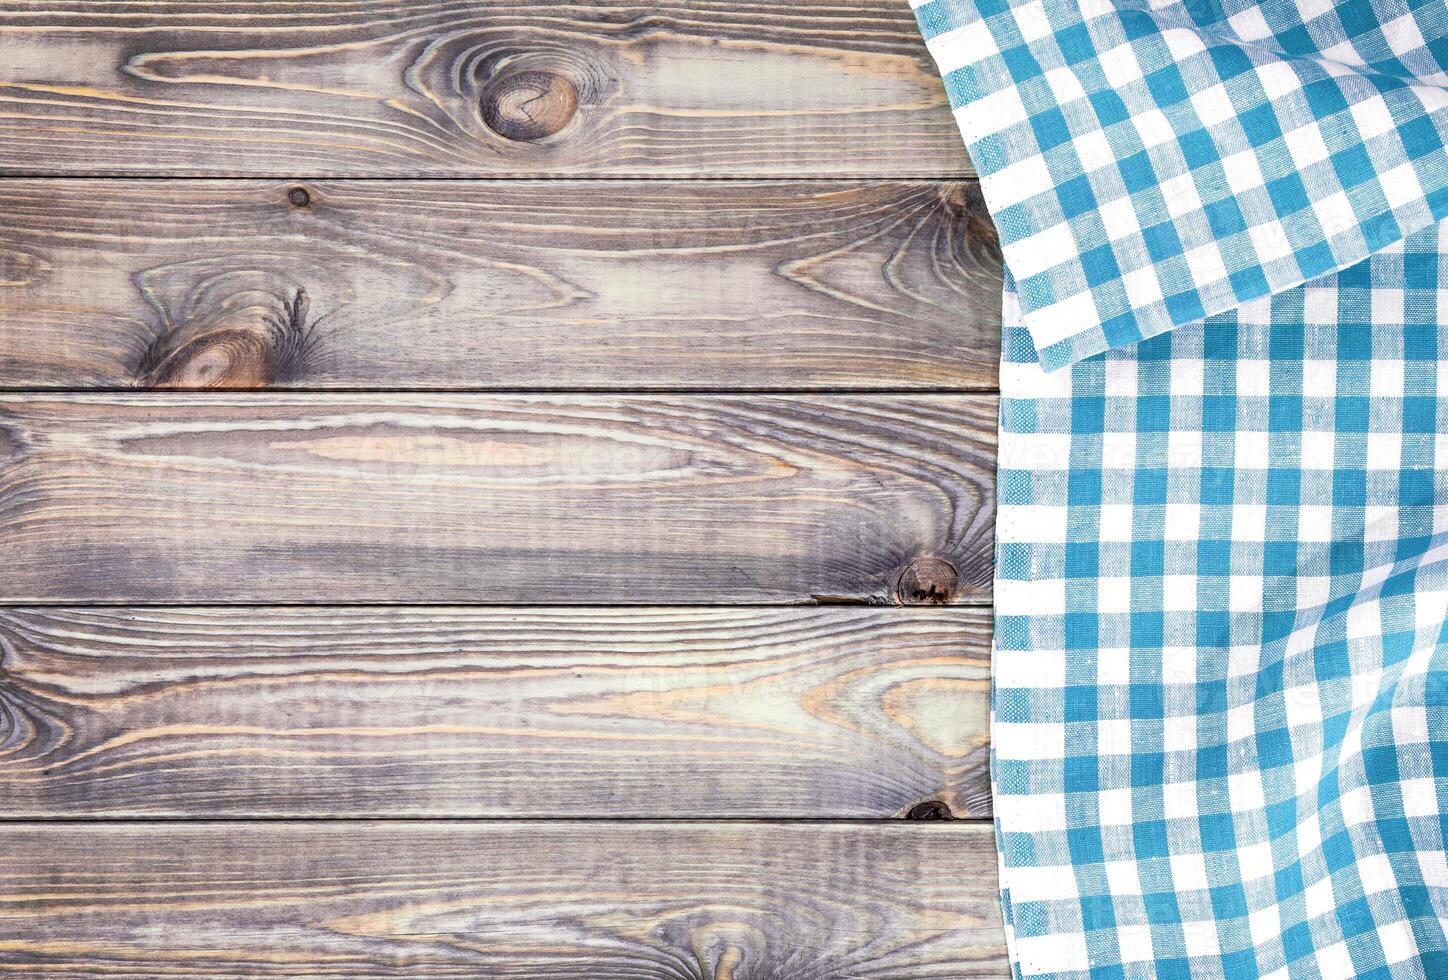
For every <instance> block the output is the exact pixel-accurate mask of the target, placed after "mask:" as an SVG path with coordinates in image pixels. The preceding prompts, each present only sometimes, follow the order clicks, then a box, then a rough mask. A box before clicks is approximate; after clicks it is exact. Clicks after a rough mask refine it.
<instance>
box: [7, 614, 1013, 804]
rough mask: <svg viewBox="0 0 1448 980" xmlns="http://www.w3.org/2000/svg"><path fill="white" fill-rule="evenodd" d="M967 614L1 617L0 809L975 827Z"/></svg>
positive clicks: (982, 741) (977, 622)
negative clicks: (936, 818) (937, 813)
mask: <svg viewBox="0 0 1448 980" xmlns="http://www.w3.org/2000/svg"><path fill="white" fill-rule="evenodd" d="M989 643H990V626H989V616H988V613H987V611H986V610H982V609H849V608H839V607H834V608H824V609H761V608H746V609H728V608H717V609H699V608H694V609H601V608H594V609H566V610H565V609H531V610H530V609H485V608H455V607H454V608H418V607H407V608H361V609H359V608H340V609H336V608H334V609H297V608H272V609H260V610H259V609H250V608H248V609H226V608H185V609H176V608H173V609H95V608H59V609H56V608H47V609H8V610H0V657H3V659H0V747H3V748H0V798H3V799H4V801H5V803H4V808H3V815H4V816H6V817H8V818H12V819H13V818H16V817H33V818H46V817H61V818H75V817H101V816H135V815H150V816H172V817H221V816H268V817H277V816H307V817H317V816H336V817H379V816H424V817H479V816H486V817H548V816H569V817H650V816H654V817H813V818H818V817H891V816H901V815H904V814H907V813H909V812H910V811H911V809H912V808H914V807H916V806H918V805H920V804H922V803H924V802H926V801H929V800H934V801H938V802H941V803H944V804H945V805H946V806H947V807H949V808H950V811H951V812H953V813H954V815H955V816H957V817H968V816H974V817H984V816H989V814H990V806H989V794H990V778H989V774H988V771H987V758H986V756H987V740H988V730H987V729H988V726H987V720H988V716H989V672H990V671H989V668H990V653H989Z"/></svg>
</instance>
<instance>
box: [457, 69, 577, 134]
mask: <svg viewBox="0 0 1448 980" xmlns="http://www.w3.org/2000/svg"><path fill="white" fill-rule="evenodd" d="M479 106H480V108H481V109H482V113H483V123H484V124H485V125H486V126H487V127H488V128H489V129H491V130H492V131H493V132H495V133H497V134H498V135H499V136H501V137H503V138H504V139H510V140H514V141H515V142H519V143H532V142H535V141H537V140H541V139H544V138H545V137H548V136H552V135H553V134H554V133H556V132H558V131H559V130H561V129H562V128H563V127H564V126H566V125H568V120H570V119H572V118H573V113H574V112H575V111H576V110H577V109H578V90H577V89H576V88H574V87H573V83H572V82H570V81H569V80H568V79H566V78H564V77H563V76H562V75H559V74H558V73H556V72H551V71H538V70H536V69H535V70H529V71H515V72H511V73H508V74H504V75H499V76H498V77H497V78H494V79H492V80H490V81H489V82H488V83H487V84H486V85H485V86H483V91H482V95H481V97H480V99H479Z"/></svg>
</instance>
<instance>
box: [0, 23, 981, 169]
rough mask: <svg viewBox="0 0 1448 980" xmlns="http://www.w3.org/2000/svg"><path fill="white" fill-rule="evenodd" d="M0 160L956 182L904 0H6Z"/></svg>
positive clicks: (953, 142) (954, 152)
mask: <svg viewBox="0 0 1448 980" xmlns="http://www.w3.org/2000/svg"><path fill="white" fill-rule="evenodd" d="M0 50H4V51H5V58H4V59H3V62H0V118H3V121H0V131H3V134H4V139H3V140H0V173H10V174H69V175H106V174H121V175H124V174H136V175H144V174H176V175H197V176H231V175H238V176H244V175H253V176H279V177H303V176H314V177H325V176H356V177H373V176H498V175H523V176H527V175H540V174H589V175H598V174H614V175H660V174H670V175H684V176H736V175H756V176H826V175H832V176H930V177H933V176H940V175H957V176H964V175H966V174H967V173H968V170H969V161H968V160H967V158H966V154H965V151H964V149H963V147H962V144H961V140H960V136H959V134H958V132H957V129H956V126H955V122H954V119H953V117H952V115H951V112H950V109H949V106H948V101H947V99H946V95H945V89H944V86H943V85H942V84H941V81H940V78H939V75H938V74H937V72H936V70H935V67H934V65H933V64H932V62H931V60H930V57H929V55H928V53H927V51H926V49H925V45H924V43H923V41H922V40H921V38H920V35H919V32H918V31H917V29H916V26H915V23H914V18H913V16H912V15H911V11H910V8H909V5H908V4H906V3H903V2H901V0H853V2H851V3H848V4H831V3H824V2H819V0H805V2H802V3H793V4H789V5H780V4H772V3H771V4H760V3H751V4H743V3H738V2H735V0H663V2H655V3H649V4H638V3H635V2H630V0H589V2H578V3H561V4H547V5H541V6H540V5H538V4H532V3H527V4H524V3H516V2H507V0H493V2H488V3H453V2H448V0H357V2H354V3H346V4H336V3H309V4H261V3H237V2H235V0H173V2H158V3H146V4H122V3H114V2H112V0H48V2H46V3H43V4H36V3H33V2H30V0H0Z"/></svg>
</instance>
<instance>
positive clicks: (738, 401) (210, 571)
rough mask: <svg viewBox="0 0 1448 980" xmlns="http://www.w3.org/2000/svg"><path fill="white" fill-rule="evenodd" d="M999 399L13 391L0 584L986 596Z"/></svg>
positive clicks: (4, 428) (2, 409) (280, 594)
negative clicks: (40, 394) (33, 393)
mask: <svg viewBox="0 0 1448 980" xmlns="http://www.w3.org/2000/svg"><path fill="white" fill-rule="evenodd" d="M995 423H996V400H995V398H994V397H992V396H985V395H889V396H873V395H869V396H867V395H860V396H845V395H840V396H822V395H820V396H779V395H747V396H746V395H732V396H696V395H652V396H649V395H635V396H594V395H566V396H565V395H556V396H545V395H368V396H360V395H359V396H352V395H335V394H314V395H299V394H285V395H282V394H275V393H267V394H264V395H253V394H246V393H241V394H212V393H195V392H185V393H179V394H164V393H155V392H149V393H142V394H139V395H94V394H90V395H76V394H55V395H48V396H39V395H13V394H12V395H4V396H0V567H3V568H4V569H5V575H4V577H3V579H0V590H3V596H0V602H4V603H7V604H25V603H35V602H51V603H90V602H117V603H136V602H146V603H150V602H163V603H192V602H198V603H206V602H214V603H232V602H303V603H327V602H402V603H408V602H410V603H448V602H488V603H514V604H526V605H533V604H556V603H563V604H578V605H587V604H605V603H606V604H613V603H634V604H687V603H708V604H723V603H739V602H761V603H792V602H810V601H821V600H823V601H846V602H875V603H884V602H890V601H894V600H895V599H896V598H897V597H898V598H900V599H903V600H905V601H922V602H950V601H979V600H980V599H981V598H982V597H983V596H984V594H985V593H986V591H987V589H988V586H989V581H990V573H991V520H992V512H993V463H994V446H995V431H996V424H995Z"/></svg>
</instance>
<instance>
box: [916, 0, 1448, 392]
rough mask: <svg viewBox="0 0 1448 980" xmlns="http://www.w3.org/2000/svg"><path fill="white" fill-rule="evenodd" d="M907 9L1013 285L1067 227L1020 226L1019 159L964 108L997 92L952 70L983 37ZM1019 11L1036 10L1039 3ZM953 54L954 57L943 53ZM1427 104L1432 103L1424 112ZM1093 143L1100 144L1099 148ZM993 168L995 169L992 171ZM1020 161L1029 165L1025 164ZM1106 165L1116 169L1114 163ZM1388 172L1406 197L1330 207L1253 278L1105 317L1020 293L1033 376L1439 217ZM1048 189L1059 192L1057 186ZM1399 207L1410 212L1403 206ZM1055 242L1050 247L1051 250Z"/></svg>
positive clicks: (1295, 283)
mask: <svg viewBox="0 0 1448 980" xmlns="http://www.w3.org/2000/svg"><path fill="white" fill-rule="evenodd" d="M911 6H912V8H913V9H914V11H915V13H916V16H917V19H918V20H919V22H920V26H921V30H922V33H923V34H924V36H925V39H926V43H927V48H928V49H929V50H930V52H931V55H932V57H933V58H934V60H935V63H936V66H937V68H938V70H939V71H940V74H941V76H942V78H943V79H944V82H945V85H946V88H947V92H948V95H949V97H950V100H951V103H952V106H953V109H954V111H953V115H954V117H955V120H956V125H957V127H958V128H959V130H960V132H961V135H962V137H963V139H964V141H965V143H966V145H967V146H968V147H969V148H970V151H971V156H972V158H973V159H974V160H975V161H976V165H977V170H978V173H979V180H980V185H981V192H982V196H983V198H984V200H985V203H986V206H987V209H988V210H989V212H990V214H991V216H992V219H993V220H994V221H995V222H996V224H997V227H998V228H999V229H1000V231H1001V236H1000V237H1001V242H1002V253H1003V259H1004V263H1005V266H1006V269H1007V271H1008V274H1009V273H1011V272H1014V271H1017V270H1015V269H1014V267H1015V266H1017V265H1020V266H1023V268H1021V269H1020V270H1018V271H1019V273H1021V274H1017V275H1015V276H1014V278H1015V279H1016V281H1017V282H1018V283H1019V282H1020V281H1021V280H1022V277H1023V275H1022V274H1024V275H1030V274H1035V273H1038V272H1040V271H1041V268H1042V267H1043V262H1042V260H1041V258H1040V252H1041V251H1042V248H1041V240H1042V239H1044V238H1047V237H1051V236H1054V237H1055V238H1058V239H1061V238H1064V239H1070V233H1071V228H1070V226H1069V225H1068V224H1066V223H1064V222H1062V223H1057V224H1054V225H1051V226H1042V227H1032V226H1030V225H1029V224H1028V223H1023V222H1022V221H1021V220H1020V215H1021V213H1022V209H1021V208H1020V207H1019V206H1018V205H1019V203H1020V198H1021V193H1020V190H1019V188H1016V187H1014V186H1013V183H1014V182H1016V181H1018V180H1019V179H1020V177H1019V173H1018V171H1019V170H1020V167H1018V166H1016V165H1017V164H1020V163H1022V160H1021V154H1020V152H1019V151H1018V150H1013V148H1012V147H1011V146H1009V145H1008V144H1007V143H1006V141H1005V140H1004V139H1003V138H1002V135H1001V130H1000V128H999V126H998V124H997V123H995V122H994V121H991V122H987V121H986V118H987V116H988V115H990V113H991V112H993V111H995V110H994V108H992V109H990V110H984V111H973V110H972V107H973V106H977V105H981V104H987V105H991V106H994V105H995V103H998V102H999V95H1000V92H999V91H997V92H995V93H989V92H984V91H982V90H981V88H980V86H979V84H978V82H977V79H976V75H975V70H974V67H973V65H972V64H971V63H969V62H962V61H961V57H960V54H959V49H960V48H961V47H965V48H968V49H970V50H980V49H981V48H982V47H986V46H989V45H990V44H991V43H993V42H992V39H991V34H990V30H989V29H988V28H986V27H985V26H984V22H983V20H981V19H975V20H973V21H970V22H967V23H965V24H963V25H957V24H954V23H953V22H952V20H951V17H950V15H949V13H948V12H947V13H944V14H940V15H938V16H937V15H934V14H932V13H931V11H932V10H933V9H935V8H942V7H946V6H947V3H946V0H911ZM949 6H959V4H953V5H949ZM1007 6H1010V5H1007ZM1027 6H1033V7H1038V6H1040V4H1039V3H1034V4H1028V5H1027ZM1040 16H1041V18H1042V19H1043V20H1044V19H1045V16H1046V15H1045V14H1044V13H1042V14H1041V15H1040ZM953 48H954V49H955V50H954V52H953V53H952V49H953ZM1349 74H1350V73H1349ZM1015 84H1016V80H1015V79H1012V80H1011V83H1010V86H1008V87H1013V86H1014V85H1015ZM1408 88H1409V89H1411V90H1412V91H1413V93H1414V94H1415V95H1416V96H1418V97H1419V98H1420V99H1422V100H1423V103H1424V108H1425V110H1426V111H1428V112H1431V113H1433V114H1436V113H1437V112H1438V111H1439V110H1440V109H1442V108H1444V107H1445V106H1448V93H1445V92H1443V91H1441V90H1438V89H1435V88H1432V87H1430V86H1408ZM1425 94H1426V96H1427V97H1426V98H1424V96H1425ZM992 100H993V101H992ZM1430 102H1433V103H1437V104H1433V105H1431V106H1430V105H1429V103H1430ZM1058 108H1059V106H1058ZM1420 118H1426V117H1420ZM992 126H995V128H992ZM1399 136H1400V137H1402V138H1403V140H1404V142H1405V144H1406V143H1408V142H1409V140H1408V138H1407V136H1406V135H1404V134H1402V133H1400V134H1399ZM1440 138H1441V137H1440ZM1101 142H1102V143H1103V144H1105V143H1106V141H1104V140H1103V141H1101ZM1405 149H1406V153H1407V156H1408V158H1409V160H1410V161H1416V160H1418V158H1419V157H1420V156H1422V155H1426V153H1428V152H1435V153H1437V155H1438V156H1440V157H1441V156H1443V154H1442V152H1441V144H1440V145H1439V146H1438V147H1434V148H1432V149H1431V150H1429V149H1427V148H1421V147H1413V146H1406V147H1405ZM1420 151H1421V152H1420ZM1001 162H1004V164H1003V165H1000V164H1001ZM1026 162H1027V163H1031V162H1033V161H1031V160H1029V159H1028V160H1027V161H1026ZM1114 162H1115V163H1117V164H1118V165H1119V164H1121V163H1122V162H1123V161H1122V159H1121V158H1120V157H1117V158H1116V160H1115V161H1114ZM993 164H994V165H993ZM1398 169H1399V170H1402V171H1403V173H1401V174H1398V173H1396V172H1394V173H1389V174H1386V175H1384V176H1383V181H1382V182H1383V184H1384V187H1385V189H1388V191H1389V194H1390V195H1391V194H1392V193H1394V190H1393V187H1392V185H1393V182H1394V181H1395V180H1400V181H1405V182H1407V183H1409V184H1410V186H1411V188H1412V191H1411V192H1404V191H1398V192H1397V193H1400V194H1402V199H1401V200H1398V199H1394V198H1392V197H1391V196H1390V197H1389V200H1388V204H1389V205H1390V208H1389V210H1387V211H1385V212H1383V213H1378V214H1373V215H1370V216H1368V217H1367V218H1365V219H1360V218H1358V216H1357V215H1356V214H1355V213H1354V211H1353V210H1352V208H1351V206H1350V205H1347V206H1345V207H1344V206H1343V203H1344V202H1335V203H1338V204H1339V207H1340V210H1341V213H1340V214H1338V215H1335V217H1337V218H1339V219H1343V220H1342V221H1341V222H1340V224H1339V225H1334V226H1333V227H1334V228H1335V231H1332V232H1329V231H1326V230H1322V229H1321V228H1318V233H1313V232H1312V231H1310V230H1309V231H1308V233H1307V235H1306V236H1303V237H1304V238H1305V239H1306V240H1305V241H1295V242H1294V244H1293V246H1292V247H1291V248H1290V249H1289V250H1288V251H1285V252H1284V254H1283V255H1280V256H1274V257H1272V258H1273V261H1270V262H1267V261H1264V262H1263V264H1262V268H1261V269H1257V270H1253V271H1254V272H1256V273H1258V274H1256V275H1253V276H1243V277H1240V278H1238V277H1235V276H1234V277H1231V278H1227V277H1223V278H1219V279H1217V280H1215V281H1212V282H1207V283H1205V284H1204V283H1201V282H1193V283H1192V284H1191V285H1192V287H1193V288H1192V290H1191V292H1190V294H1186V293H1183V294H1180V295H1177V296H1172V297H1162V298H1160V299H1155V300H1153V301H1149V302H1144V303H1135V302H1133V303H1131V304H1130V305H1126V306H1123V307H1121V308H1119V309H1116V310H1110V311H1107V312H1106V313H1103V312H1102V311H1101V310H1100V309H1099V308H1098V306H1097V304H1096V302H1095V297H1094V296H1093V295H1092V292H1091V291H1090V290H1089V289H1085V290H1082V291H1080V292H1077V293H1076V294H1074V295H1071V296H1068V297H1066V299H1065V300H1063V301H1060V302H1053V303H1050V304H1048V305H1039V304H1036V303H1033V302H1032V297H1031V296H1030V295H1029V294H1027V295H1022V296H1021V297H1020V316H1021V321H1022V322H1023V323H1024V325H1025V327H1026V328H1027V330H1028V331H1029V332H1030V334H1031V336H1032V338H1033V339H1034V341H1035V347H1036V352H1037V357H1038V360H1039V362H1040V364H1041V366H1042V368H1043V369H1044V370H1046V371H1058V370H1060V369H1061V368H1064V367H1067V366H1069V365H1071V364H1074V363H1076V362H1077V361H1080V360H1082V359H1084V358H1087V357H1091V356H1094V355H1096V354H1100V353H1102V352H1104V351H1107V350H1110V349H1112V348H1117V347H1123V346H1129V345H1131V344H1135V343H1138V342H1140V341H1142V340H1146V339H1148V338H1150V337H1154V336H1157V335H1159V334H1162V333H1165V332H1166V331H1169V330H1172V329H1175V328H1177V327H1181V326H1186V325H1188V324H1194V323H1200V322H1202V321H1203V320H1206V319H1208V318H1209V317H1212V316H1216V315H1219V314H1224V313H1228V312H1230V311H1232V310H1234V309H1236V308H1238V307H1240V306H1242V305H1243V304H1245V303H1248V302H1252V301H1255V300H1262V299H1265V298H1268V297H1271V296H1274V295H1277V294H1279V293H1282V292H1285V291H1288V290H1291V289H1294V288H1296V287H1299V286H1302V285H1304V284H1306V283H1310V282H1313V281H1315V280H1318V279H1322V278H1324V277H1328V276H1331V275H1334V274H1336V273H1339V272H1341V271H1343V270H1346V269H1349V268H1351V267H1353V266H1355V265H1357V264H1359V263H1360V262H1362V261H1364V260H1366V259H1367V258H1369V257H1370V256H1372V255H1373V254H1375V253H1377V252H1379V251H1382V250H1383V249H1385V248H1388V247H1391V246H1393V245H1396V244H1398V243H1400V242H1402V241H1403V240H1404V239H1405V238H1407V237H1409V236H1410V235H1412V234H1414V233H1416V232H1419V231H1422V230H1424V229H1426V228H1429V227H1432V226H1433V225H1435V224H1438V223H1439V222H1441V221H1444V220H1445V219H1448V193H1443V192H1442V191H1443V188H1442V187H1441V186H1438V185H1435V186H1434V187H1433V189H1432V190H1427V189H1424V188H1423V187H1422V186H1421V184H1420V182H1419V181H1418V179H1417V178H1416V176H1414V174H1413V173H1412V172H1411V171H1412V170H1413V169H1414V166H1413V164H1412V163H1411V162H1409V163H1404V164H1402V166H1401V167H1399V168H1398ZM1435 169H1436V170H1437V171H1438V172H1444V171H1448V162H1445V163H1440V164H1439V166H1438V167H1436V168H1435ZM1034 171H1038V172H1039V173H1038V174H1037V176H1038V177H1039V176H1040V174H1045V173H1046V172H1047V171H1046V168H1045V167H1044V165H1042V166H1037V167H1035V168H1034ZM1438 184H1442V185H1448V180H1444V181H1439V182H1438ZM1056 189H1057V190H1058V191H1059V187H1057V188H1056ZM1345 200H1346V199H1344V201H1345ZM1407 204H1411V205H1413V206H1410V207H1409V206H1404V205H1407ZM1348 216H1351V217H1350V218H1349V217H1348ZM1319 219H1320V214H1319V212H1318V211H1317V210H1316V207H1315V205H1314V207H1313V208H1308V209H1305V210H1304V211H1301V212H1299V213H1297V214H1294V215H1291V216H1288V217H1287V218H1286V219H1283V224H1284V225H1285V224H1289V223H1291V224H1292V225H1293V226H1294V227H1298V226H1308V225H1309V224H1310V223H1312V222H1316V221H1318V220H1319ZM1312 227H1317V226H1316V225H1312ZM1056 244H1057V245H1058V246H1059V245H1060V244H1061V243H1060V242H1057V243H1056ZM1064 244H1065V245H1066V246H1067V247H1068V248H1075V249H1080V248H1081V246H1080V244H1079V243H1077V242H1076V241H1073V240H1067V241H1066V242H1065V243H1064ZM1216 244H1218V242H1217V241H1216V240H1215V239H1214V240H1212V241H1209V242H1207V243H1205V245H1206V247H1212V246H1214V245H1216ZM1286 260H1293V261H1290V262H1289V261H1286ZM1147 268H1149V267H1147ZM1053 299H1054V297H1053Z"/></svg>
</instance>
